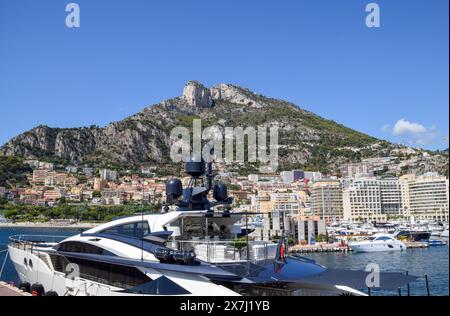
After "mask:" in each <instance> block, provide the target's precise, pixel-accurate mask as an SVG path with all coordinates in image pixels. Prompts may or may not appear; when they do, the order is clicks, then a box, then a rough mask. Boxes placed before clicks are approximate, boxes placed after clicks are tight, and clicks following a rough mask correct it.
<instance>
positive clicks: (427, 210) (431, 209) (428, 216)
mask: <svg viewBox="0 0 450 316" xmlns="http://www.w3.org/2000/svg"><path fill="white" fill-rule="evenodd" d="M400 182H401V194H402V198H403V200H402V208H403V214H404V216H406V217H411V216H414V217H415V218H416V219H418V220H441V221H448V219H449V216H448V205H449V182H448V179H447V178H446V177H443V176H439V175H438V174H436V173H427V174H425V175H422V176H418V177H416V176H414V175H405V176H403V177H401V178H400Z"/></svg>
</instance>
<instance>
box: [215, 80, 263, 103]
mask: <svg viewBox="0 0 450 316" xmlns="http://www.w3.org/2000/svg"><path fill="white" fill-rule="evenodd" d="M211 96H212V99H213V100H224V101H228V102H230V103H234V104H239V105H244V106H251V107H254V108H262V107H263V105H261V104H259V103H258V102H257V101H255V99H256V98H255V93H254V92H252V91H250V90H248V89H244V88H241V87H239V86H235V85H232V84H224V83H223V84H220V85H217V86H214V87H212V88H211Z"/></svg>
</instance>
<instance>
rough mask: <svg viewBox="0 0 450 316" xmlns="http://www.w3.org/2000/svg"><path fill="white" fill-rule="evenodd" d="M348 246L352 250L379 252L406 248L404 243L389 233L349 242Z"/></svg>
mask: <svg viewBox="0 0 450 316" xmlns="http://www.w3.org/2000/svg"><path fill="white" fill-rule="evenodd" d="M349 247H350V249H351V250H352V251H354V252H380V251H401V250H406V245H405V244H404V243H403V242H401V241H400V240H397V239H395V237H394V236H393V235H389V234H383V233H379V234H375V235H373V236H371V237H369V238H367V239H366V240H363V241H357V242H351V243H349Z"/></svg>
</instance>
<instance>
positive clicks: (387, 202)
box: [377, 178, 403, 216]
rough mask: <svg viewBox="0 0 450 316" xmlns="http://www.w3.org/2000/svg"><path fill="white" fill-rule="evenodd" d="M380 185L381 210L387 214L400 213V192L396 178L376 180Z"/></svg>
mask: <svg viewBox="0 0 450 316" xmlns="http://www.w3.org/2000/svg"><path fill="white" fill-rule="evenodd" d="M377 182H378V185H379V187H380V197H381V212H382V213H383V214H386V215H388V216H401V215H402V213H403V212H402V210H403V209H402V194H401V186H400V182H399V181H398V179H397V178H394V179H380V180H377Z"/></svg>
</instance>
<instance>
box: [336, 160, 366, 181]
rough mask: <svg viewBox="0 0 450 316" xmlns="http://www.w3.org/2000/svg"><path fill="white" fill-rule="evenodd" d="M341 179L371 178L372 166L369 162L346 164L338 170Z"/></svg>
mask: <svg viewBox="0 0 450 316" xmlns="http://www.w3.org/2000/svg"><path fill="white" fill-rule="evenodd" d="M339 170H340V172H341V177H342V178H361V177H371V176H373V166H372V164H371V163H370V162H359V163H348V164H344V165H342V166H341V167H340V168H339Z"/></svg>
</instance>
